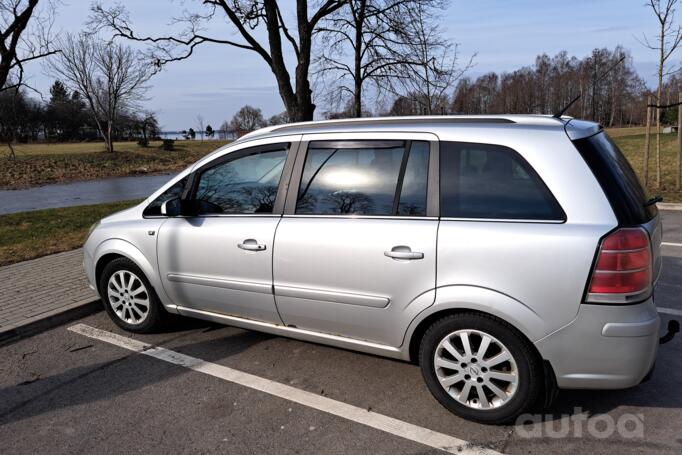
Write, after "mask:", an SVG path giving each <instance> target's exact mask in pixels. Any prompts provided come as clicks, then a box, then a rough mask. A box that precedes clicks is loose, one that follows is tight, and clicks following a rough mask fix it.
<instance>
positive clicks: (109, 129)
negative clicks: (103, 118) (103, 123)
mask: <svg viewBox="0 0 682 455" xmlns="http://www.w3.org/2000/svg"><path fill="white" fill-rule="evenodd" d="M112 136H113V125H112V124H111V122H107V134H106V136H105V138H104V142H106V146H107V152H109V153H113V152H114V141H113V139H112Z"/></svg>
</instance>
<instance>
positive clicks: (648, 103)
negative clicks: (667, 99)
mask: <svg viewBox="0 0 682 455" xmlns="http://www.w3.org/2000/svg"><path fill="white" fill-rule="evenodd" d="M650 133H651V96H648V97H647V99H646V133H645V135H644V170H643V172H642V180H644V187H645V188H646V187H647V185H648V184H649V145H650V138H651V134H650Z"/></svg>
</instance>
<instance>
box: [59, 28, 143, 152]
mask: <svg viewBox="0 0 682 455" xmlns="http://www.w3.org/2000/svg"><path fill="white" fill-rule="evenodd" d="M59 47H60V48H61V53H60V54H59V55H58V56H57V57H56V58H54V59H53V60H51V61H50V62H49V64H48V69H49V71H50V72H51V73H52V74H53V75H55V77H58V78H60V79H61V80H62V81H64V82H65V83H66V84H67V85H68V86H69V88H70V89H72V90H75V91H77V92H79V93H80V94H81V95H83V97H84V98H85V101H86V103H87V105H88V107H89V109H90V113H91V115H92V117H93V120H94V121H95V123H96V125H97V129H98V130H99V133H100V135H101V136H102V138H103V139H104V142H105V144H106V148H107V151H109V152H113V151H114V143H113V133H114V126H115V124H116V121H117V119H118V118H119V116H120V115H121V113H122V112H124V111H126V110H132V109H134V108H136V107H137V104H138V103H139V102H140V101H142V100H143V99H144V95H145V93H146V91H147V88H148V87H147V85H146V83H147V81H148V80H149V78H150V77H151V75H152V73H151V72H150V71H149V65H148V64H147V62H146V61H145V60H144V59H142V58H141V56H140V55H139V54H138V53H137V52H135V51H134V50H133V49H131V48H130V47H127V46H124V45H122V44H116V43H108V42H105V41H102V40H99V39H98V38H96V37H94V36H91V35H84V34H81V35H72V34H67V35H66V36H65V37H64V38H63V39H62V40H61V41H60V43H59Z"/></svg>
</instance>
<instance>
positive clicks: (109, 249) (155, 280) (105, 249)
mask: <svg viewBox="0 0 682 455" xmlns="http://www.w3.org/2000/svg"><path fill="white" fill-rule="evenodd" d="M120 257H124V258H127V259H129V260H130V261H132V262H133V263H134V264H135V265H136V266H138V267H139V268H140V270H142V273H144V275H145V277H146V278H147V280H148V281H149V283H150V284H151V285H152V288H154V292H156V295H157V296H158V297H159V299H160V300H161V303H162V304H163V306H164V307H165V308H166V310H167V311H169V312H173V313H175V312H176V311H174V305H168V304H167V303H166V302H170V300H169V298H168V296H167V295H166V293H165V291H164V289H163V285H162V283H161V280H160V277H159V275H158V273H157V270H156V266H155V265H154V264H152V263H151V262H150V261H149V260H148V259H147V258H146V256H145V255H144V254H143V253H142V251H140V250H139V249H138V248H137V247H136V246H135V245H133V244H132V243H130V242H128V241H126V240H123V239H111V240H107V241H104V242H102V243H101V244H100V245H98V246H97V249H96V250H95V255H94V263H95V280H96V281H95V283H96V285H97V287H98V288H99V281H100V278H101V276H102V271H103V270H104V267H106V265H107V264H109V263H110V262H111V261H113V260H114V259H116V258H120ZM98 292H99V289H98Z"/></svg>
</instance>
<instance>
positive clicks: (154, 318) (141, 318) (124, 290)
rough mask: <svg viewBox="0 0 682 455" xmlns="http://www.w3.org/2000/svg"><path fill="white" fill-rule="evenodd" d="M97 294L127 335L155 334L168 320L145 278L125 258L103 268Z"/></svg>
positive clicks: (135, 266)
mask: <svg viewBox="0 0 682 455" xmlns="http://www.w3.org/2000/svg"><path fill="white" fill-rule="evenodd" d="M131 283H132V284H131ZM99 291H100V296H101V297H102V302H103V303H104V309H105V310H106V312H107V314H108V315H109V317H110V318H111V319H112V320H113V321H114V323H116V325H118V326H119V327H121V328H122V329H124V330H127V331H129V332H135V333H150V332H154V331H156V330H158V329H159V328H160V327H161V326H162V325H163V323H164V322H165V321H166V319H167V317H168V313H167V312H166V310H165V309H164V308H163V305H162V304H161V301H160V300H159V297H158V296H157V295H156V292H154V288H153V287H152V286H151V284H150V283H149V280H148V279H147V277H146V276H145V275H144V273H142V270H140V268H139V267H138V266H137V265H136V264H135V263H134V262H133V261H131V260H130V259H128V258H123V257H121V258H117V259H114V260H113V261H111V262H109V263H108V264H107V265H106V266H105V267H104V270H103V271H102V276H101V277H100V280H99ZM145 303H146V305H147V306H146V307H145Z"/></svg>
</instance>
